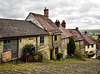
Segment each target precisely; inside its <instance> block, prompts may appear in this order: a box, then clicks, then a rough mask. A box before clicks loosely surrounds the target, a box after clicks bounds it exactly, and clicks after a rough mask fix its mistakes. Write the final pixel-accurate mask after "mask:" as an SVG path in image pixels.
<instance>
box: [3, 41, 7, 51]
mask: <svg viewBox="0 0 100 74" xmlns="http://www.w3.org/2000/svg"><path fill="white" fill-rule="evenodd" d="M6 50H7V41H6V40H5V41H4V45H3V51H6Z"/></svg>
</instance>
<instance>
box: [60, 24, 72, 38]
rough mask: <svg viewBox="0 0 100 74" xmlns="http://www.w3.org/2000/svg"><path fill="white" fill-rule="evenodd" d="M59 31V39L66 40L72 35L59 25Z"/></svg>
mask: <svg viewBox="0 0 100 74" xmlns="http://www.w3.org/2000/svg"><path fill="white" fill-rule="evenodd" d="M59 29H60V30H61V31H62V33H61V38H68V37H70V36H72V34H71V33H70V32H69V30H67V29H65V28H64V27H63V26H62V25H60V27H59Z"/></svg>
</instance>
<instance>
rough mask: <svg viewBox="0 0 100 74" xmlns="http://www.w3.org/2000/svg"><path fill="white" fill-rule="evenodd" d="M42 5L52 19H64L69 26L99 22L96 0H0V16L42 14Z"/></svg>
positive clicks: (98, 5) (81, 26) (19, 16)
mask: <svg viewBox="0 0 100 74" xmlns="http://www.w3.org/2000/svg"><path fill="white" fill-rule="evenodd" d="M44 7H47V8H48V9H49V11H50V18H51V19H52V20H53V21H55V20H56V19H60V21H62V20H66V21H67V24H68V26H69V27H70V28H71V27H75V26H79V27H80V28H81V29H83V28H85V27H84V26H86V25H88V26H90V25H93V26H95V25H96V26H97V25H99V24H100V15H99V11H100V4H99V3H96V0H95V3H93V0H56V1H54V0H0V17H4V18H22V19H25V17H26V16H27V15H28V13H29V12H34V13H39V14H43V9H44ZM96 11H97V13H95V12H96ZM26 13H27V14H26ZM90 18H93V20H90ZM88 28H91V29H92V28H93V27H88ZM95 28H99V27H95Z"/></svg>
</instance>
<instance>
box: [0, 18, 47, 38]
mask: <svg viewBox="0 0 100 74" xmlns="http://www.w3.org/2000/svg"><path fill="white" fill-rule="evenodd" d="M43 34H48V33H47V32H46V31H45V30H43V29H41V28H39V27H38V26H36V25H35V24H33V23H31V22H28V21H24V20H11V19H0V38H4V37H18V36H32V35H43Z"/></svg>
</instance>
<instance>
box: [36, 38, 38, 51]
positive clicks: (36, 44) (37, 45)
mask: <svg viewBox="0 0 100 74" xmlns="http://www.w3.org/2000/svg"><path fill="white" fill-rule="evenodd" d="M37 50H38V36H36V51H37Z"/></svg>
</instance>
